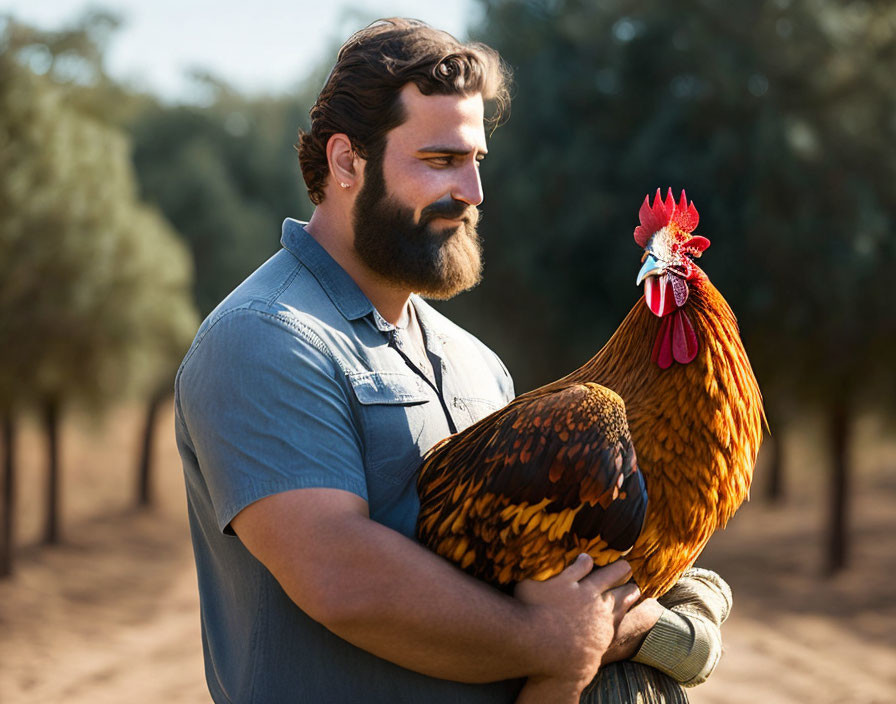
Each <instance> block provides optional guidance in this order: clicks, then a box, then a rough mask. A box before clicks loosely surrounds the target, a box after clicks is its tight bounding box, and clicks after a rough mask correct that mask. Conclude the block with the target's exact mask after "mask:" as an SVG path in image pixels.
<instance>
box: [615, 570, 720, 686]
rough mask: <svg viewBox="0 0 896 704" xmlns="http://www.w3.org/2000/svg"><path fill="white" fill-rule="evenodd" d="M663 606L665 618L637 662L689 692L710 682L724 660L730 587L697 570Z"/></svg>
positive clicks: (686, 575)
mask: <svg viewBox="0 0 896 704" xmlns="http://www.w3.org/2000/svg"><path fill="white" fill-rule="evenodd" d="M659 603H660V604H661V605H662V606H663V607H664V610H663V613H662V616H661V618H660V619H659V621H658V622H657V624H656V626H655V627H654V628H653V629H652V630H651V631H650V633H648V634H647V637H646V638H645V639H644V642H643V644H642V645H641V647H640V649H639V651H638V653H637V654H636V655H635V656H634V658H633V659H634V660H635V662H640V663H643V664H645V665H650V666H651V667H655V668H656V669H658V670H660V671H662V672H665V673H666V674H667V675H669V676H670V677H672V678H674V679H675V680H677V681H678V682H680V683H681V684H682V685H684V686H685V687H694V686H696V685H698V684H701V683H702V682H705V681H706V680H707V679H708V678H709V676H710V675H711V674H712V672H713V670H714V669H715V667H716V665H718V663H719V660H720V659H721V657H722V633H721V626H722V623H723V622H724V621H725V619H726V618H728V614H729V612H730V611H731V603H732V599H731V589H730V587H729V586H728V585H727V584H726V583H725V582H724V580H722V578H721V577H719V575H717V574H716V573H715V572H711V571H710V570H704V569H699V568H692V569H690V570H688V571H687V572H685V573H684V575H683V576H682V577H681V579H680V580H678V582H677V583H676V585H675V586H674V587H672V589H670V590H669V592H668V593H666V594H664V595H663V596H661V597H660V598H659ZM633 610H634V609H633Z"/></svg>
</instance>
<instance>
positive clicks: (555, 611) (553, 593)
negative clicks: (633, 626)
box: [514, 554, 640, 704]
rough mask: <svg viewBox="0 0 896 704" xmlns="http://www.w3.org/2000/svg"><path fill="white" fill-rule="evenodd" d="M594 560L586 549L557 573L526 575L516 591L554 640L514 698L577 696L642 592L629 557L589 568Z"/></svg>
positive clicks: (556, 699) (538, 699)
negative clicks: (534, 577)
mask: <svg viewBox="0 0 896 704" xmlns="http://www.w3.org/2000/svg"><path fill="white" fill-rule="evenodd" d="M593 566H594V561H593V560H592V559H591V558H590V557H589V556H588V555H585V554H582V555H579V557H578V559H576V561H575V562H573V563H572V564H571V565H570V566H569V567H567V568H566V569H565V570H564V571H563V572H561V573H560V574H559V575H557V576H556V577H553V578H552V579H548V580H545V581H544V582H534V581H531V580H527V581H524V582H521V583H520V584H518V585H517V587H516V590H515V592H514V596H516V598H517V599H519V600H520V601H522V602H523V603H525V604H527V605H528V606H529V607H530V609H531V610H532V611H533V613H534V614H535V618H536V619H537V620H539V621H540V622H542V623H543V624H545V625H544V627H545V629H546V633H545V636H546V639H548V640H549V641H551V642H553V643H555V644H557V646H555V647H554V648H553V649H551V651H552V653H553V654H554V656H555V657H553V658H552V659H549V660H546V661H545V663H544V672H543V673H539V674H537V675H533V676H530V678H529V680H528V682H527V684H526V686H525V687H524V688H523V690H522V691H521V692H520V695H519V698H518V699H517V703H518V704H525V703H528V702H546V701H550V702H557V703H558V704H559V703H561V702H571V703H575V702H578V701H579V697H580V696H581V693H582V690H583V689H584V688H585V687H586V686H588V684H589V683H590V682H591V680H592V679H594V676H595V674H597V669H598V667H599V666H600V664H601V662H602V661H603V659H604V657H605V656H606V654H607V651H608V649H610V647H611V644H612V643H613V640H614V636H615V634H616V631H617V628H618V626H619V625H620V623H621V622H622V620H623V617H624V616H625V614H626V612H627V611H628V610H629V609H630V608H631V607H632V606H634V604H635V602H636V601H637V600H638V598H639V597H640V592H639V590H638V588H637V586H636V585H634V584H627V583H626V582H627V581H628V579H629V578H630V577H631V568H630V567H629V565H628V563H627V562H625V561H623V560H620V561H618V562H615V563H613V564H612V565H609V566H607V567H604V568H602V569H599V570H597V571H595V572H594V573H593V574H589V573H590V572H591V570H592V568H593Z"/></svg>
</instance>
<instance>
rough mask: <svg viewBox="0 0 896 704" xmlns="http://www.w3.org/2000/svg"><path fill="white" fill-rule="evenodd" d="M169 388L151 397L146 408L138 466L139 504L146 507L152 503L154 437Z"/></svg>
mask: <svg viewBox="0 0 896 704" xmlns="http://www.w3.org/2000/svg"><path fill="white" fill-rule="evenodd" d="M168 393H169V392H168V390H167V389H166V390H165V391H161V392H157V393H155V394H153V396H152V398H150V399H149V405H148V406H147V408H146V418H145V421H144V424H143V437H142V443H141V451H140V459H139V463H138V466H137V506H140V507H144V506H149V505H151V504H152V492H151V491H150V478H151V475H152V458H153V442H152V441H153V437H154V435H155V429H156V421H157V420H158V416H159V410H161V408H162V404H163V402H164V401H165V399H166V398H167V397H168Z"/></svg>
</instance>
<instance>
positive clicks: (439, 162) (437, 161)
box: [427, 156, 454, 166]
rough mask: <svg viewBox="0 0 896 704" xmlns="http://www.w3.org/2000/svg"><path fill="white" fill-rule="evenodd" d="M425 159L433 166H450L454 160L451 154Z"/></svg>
mask: <svg viewBox="0 0 896 704" xmlns="http://www.w3.org/2000/svg"><path fill="white" fill-rule="evenodd" d="M427 161H428V162H429V163H430V164H432V165H433V166H451V164H452V162H453V161H454V157H452V156H432V157H430V158H429V159H427Z"/></svg>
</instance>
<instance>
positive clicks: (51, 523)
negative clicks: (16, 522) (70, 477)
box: [43, 399, 60, 545]
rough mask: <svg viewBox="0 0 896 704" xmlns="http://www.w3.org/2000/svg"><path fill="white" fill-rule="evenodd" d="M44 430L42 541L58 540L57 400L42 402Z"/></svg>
mask: <svg viewBox="0 0 896 704" xmlns="http://www.w3.org/2000/svg"><path fill="white" fill-rule="evenodd" d="M43 411H44V432H45V434H46V441H47V494H46V522H45V524H44V543H46V544H47V545H55V544H56V543H58V542H59V493H60V488H59V484H60V476H59V401H58V400H56V399H49V400H47V401H46V402H45V403H44V408H43Z"/></svg>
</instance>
